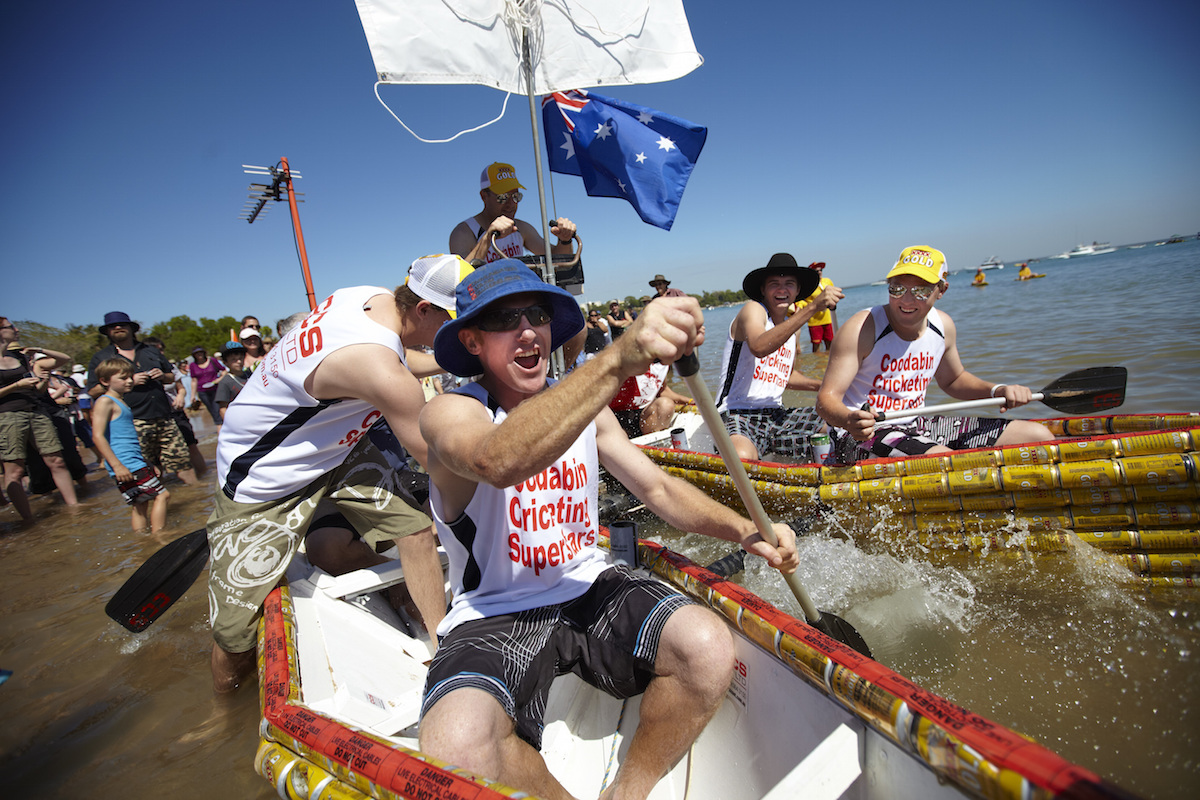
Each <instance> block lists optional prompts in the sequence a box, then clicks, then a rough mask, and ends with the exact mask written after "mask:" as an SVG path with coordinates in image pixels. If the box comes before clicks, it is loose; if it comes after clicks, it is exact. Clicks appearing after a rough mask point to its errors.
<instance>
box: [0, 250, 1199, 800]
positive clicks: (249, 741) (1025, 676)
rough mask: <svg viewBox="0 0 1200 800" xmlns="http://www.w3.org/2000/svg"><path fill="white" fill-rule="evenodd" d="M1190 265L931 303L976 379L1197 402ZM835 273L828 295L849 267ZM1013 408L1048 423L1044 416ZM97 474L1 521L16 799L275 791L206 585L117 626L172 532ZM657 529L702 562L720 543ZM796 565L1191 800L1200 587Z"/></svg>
mask: <svg viewBox="0 0 1200 800" xmlns="http://www.w3.org/2000/svg"><path fill="white" fill-rule="evenodd" d="M1198 265H1200V243H1196V242H1187V243H1184V244H1174V245H1164V246H1161V247H1155V246H1154V245H1153V243H1150V245H1149V246H1147V247H1145V248H1142V249H1139V250H1119V251H1117V252H1115V253H1111V254H1108V255H1101V256H1087V257H1083V258H1078V259H1072V260H1070V261H1043V262H1039V263H1037V264H1034V265H1032V266H1033V268H1034V271H1035V272H1045V273H1046V277H1045V278H1041V279H1038V280H1034V281H1030V282H1024V283H1017V282H1014V281H1013V280H1012V278H1013V277H1015V270H1014V269H1013V268H1012V266H1011V265H1010V266H1008V267H1007V268H1006V269H1004V270H995V271H989V272H988V273H987V275H988V281H989V284H990V285H989V286H987V287H985V288H983V289H973V288H971V287H970V286H969V285H968V284H969V283H970V280H971V277H972V275H973V273H974V269H973V267H972V268H969V269H967V270H965V271H964V272H962V273H959V274H957V275H952V276H951V278H950V284H951V290H950V292H949V293H948V294H947V295H946V297H945V298H943V299H942V300H940V301H939V302H938V308H940V309H942V310H943V311H945V312H946V313H948V314H949V315H950V316H951V317H952V318H953V319H954V321H955V322H956V323H957V325H958V331H959V340H958V346H959V350H960V352H961V354H962V358H963V362H964V364H965V365H966V367H967V368H968V369H970V370H971V371H973V372H975V373H976V374H977V375H980V376H981V377H984V378H987V379H989V380H994V381H1003V382H1005V383H1013V382H1020V383H1025V384H1027V385H1029V386H1031V387H1034V388H1040V387H1041V386H1043V385H1045V384H1047V383H1049V382H1050V381H1052V380H1053V379H1055V378H1056V377H1058V376H1060V375H1062V374H1064V373H1066V372H1069V371H1071V370H1075V369H1081V368H1083V367H1090V366H1103V365H1109V364H1116V365H1124V366H1126V367H1128V368H1129V372H1130V375H1129V390H1128V394H1127V399H1126V403H1125V406H1124V407H1123V408H1122V409H1118V411H1127V412H1130V413H1134V412H1163V411H1197V410H1200V392H1198V391H1197V390H1198V389H1200V322H1198V320H1197V315H1196V313H1195V311H1194V307H1195V298H1196V297H1197V296H1200V269H1198ZM888 266H889V265H887V264H881V265H880V267H879V275H880V277H881V278H882V277H883V275H884V274H885V272H886V271H887V268H888ZM826 274H827V275H828V276H829V277H830V278H832V279H833V280H834V281H835V282H836V281H837V280H838V265H837V264H836V263H833V264H830V265H829V269H827V270H826ZM682 288H684V289H685V290H686V289H687V288H688V287H687V286H686V285H683V286H682ZM885 297H886V292H885V290H884V288H883V287H882V286H864V287H855V288H852V289H849V290H848V291H847V297H846V299H845V300H843V302H842V303H841V305H840V306H839V308H838V315H839V318H840V319H841V320H845V319H848V318H849V316H850V315H851V314H853V313H854V312H855V311H857V310H858V309H860V308H865V307H867V306H869V305H872V304H876V303H882V302H884V300H885ZM734 313H736V309H717V310H713V311H710V312H707V314H706V319H707V330H708V331H709V335H710V341H709V344H707V345H705V346H704V347H703V348H701V353H700V354H701V362H702V366H703V374H704V375H705V377H706V379H707V380H708V382H709V384H710V386H715V385H716V373H717V371H718V370H719V368H720V364H719V362H720V357H721V347H722V345H723V333H724V330H726V329H727V326H728V323H729V321H730V320H732V318H733V315H734ZM807 351H808V347H807V344H806V343H803V342H802V348H801V352H802V354H803V355H802V356H801V359H800V364H801V368H802V369H803V370H804V371H805V372H806V373H808V374H810V375H819V374H821V372H822V371H823V370H824V365H825V359H826V354H825V353H824V352H822V353H819V354H816V355H813V354H810V353H808V352H807ZM677 388H679V389H680V390H681V391H684V387H683V386H682V384H679V385H678V386H677ZM936 398H937V394H936V393H931V401H933V400H935V399H936ZM787 400H788V402H789V403H790V404H793V405H800V404H811V403H812V400H813V397H812V395H811V394H808V395H805V394H795V395H793V394H791V393H789V395H788V398H787ZM1015 413H1016V415H1018V416H1029V417H1033V416H1038V415H1043V414H1050V413H1051V412H1049V411H1048V410H1047V409H1045V408H1044V407H1038V406H1037V405H1036V404H1035V405H1031V406H1029V407H1028V408H1027V409H1020V410H1018V411H1017V412H1015ZM194 424H195V425H196V426H197V428H198V433H199V435H200V438H201V448H202V450H203V451H204V452H205V453H206V455H207V456H208V457H209V465H210V467H211V466H212V456H213V444H214V441H215V432H214V431H213V430H212V429H211V428H209V427H208V424H207V422H206V421H205V420H204V419H202V418H200V417H196V418H194ZM85 458H86V460H88V461H90V460H91V456H90V454H89V455H87V456H85ZM90 478H91V480H92V481H93V482H94V483H95V488H94V489H93V490H92V491H91V492H89V493H88V494H87V495H85V497H84V500H85V501H86V503H87V506H86V507H85V508H83V509H82V510H80V511H79V512H76V513H73V514H72V513H67V512H65V511H64V510H63V508H62V506H61V505H59V504H57V501H55V500H53V499H50V498H45V499H35V500H34V501H33V505H34V511H35V514H36V515H37V516H38V524H37V526H36V527H35V528H32V529H27V530H23V529H19V528H18V527H17V526H16V524H15V523H16V519H17V517H16V513H15V512H14V511H13V510H12V509H11V508H2V509H0V564H3V588H2V589H0V668H2V669H9V670H12V671H13V675H12V677H11V678H9V679H8V681H6V682H5V683H4V684H3V685H0V719H2V720H3V721H4V724H3V725H0V780H2V781H3V785H4V788H5V791H4V794H5V796H13V797H38V798H59V797H62V798H66V797H125V798H133V799H134V800H140V798H158V797H173V798H181V799H186V798H217V797H220V798H260V799H261V800H266V798H270V797H274V796H275V793H274V790H273V789H272V788H271V787H270V786H269V785H268V784H267V783H266V781H264V780H263V779H262V778H260V777H259V776H258V775H257V774H256V773H255V772H254V768H253V758H254V752H255V748H256V744H257V725H258V710H257V704H258V696H257V692H256V689H255V687H246V688H245V689H243V690H242V691H241V692H240V693H239V694H238V695H236V696H235V697H234V698H233V699H232V700H230V701H227V702H225V701H216V700H214V699H213V697H212V692H211V688H210V685H211V684H210V677H209V668H208V657H209V651H210V648H211V639H210V638H209V632H208V622H207V616H208V598H207V594H206V591H205V585H204V580H205V578H204V575H201V577H200V579H199V580H198V581H197V583H196V585H195V586H194V587H192V589H191V590H190V591H189V592H188V593H187V594H186V595H185V596H184V597H183V599H182V600H180V601H179V603H177V604H176V605H175V606H174V607H173V608H171V609H170V610H169V611H168V612H167V613H166V614H165V615H164V616H163V617H162V618H161V619H160V620H158V621H157V622H156V623H155V624H154V625H153V626H151V627H150V628H149V629H148V630H147V631H145V632H144V633H141V634H136V635H135V634H131V633H128V632H127V631H125V630H124V629H122V628H120V627H119V626H117V624H116V623H114V622H112V621H111V620H109V619H108V617H106V616H105V615H104V604H105V603H106V602H107V601H108V599H109V597H111V596H112V594H113V592H115V591H116V589H117V588H118V587H119V586H120V585H121V584H122V583H123V582H124V581H125V579H126V578H128V577H129V575H130V574H131V573H132V572H133V570H134V569H135V568H136V567H137V566H138V565H140V564H141V563H142V562H144V561H145V560H146V558H148V557H149V556H150V555H151V554H152V553H153V552H154V551H155V550H157V549H158V547H159V546H161V542H159V541H156V540H155V539H153V538H152V537H149V536H147V535H143V534H133V533H131V532H130V530H129V511H128V508H127V507H126V506H125V505H124V504H123V503H122V502H121V501H120V498H119V497H118V496H117V494H116V490H115V488H114V487H113V486H112V484H111V482H110V481H109V480H108V478H107V476H106V475H105V474H104V473H102V472H96V471H93V472H92V473H91V474H90ZM211 478H212V475H211V473H210V474H209V476H208V479H207V480H206V481H205V482H204V484H203V485H200V486H196V487H185V486H182V485H181V484H179V483H177V482H176V483H172V484H170V490H171V495H172V499H171V513H170V518H169V525H170V526H171V529H172V530H171V531H170V534H169V535H170V536H178V535H182V534H185V533H187V532H189V531H192V530H194V529H196V528H199V527H202V526H203V524H204V520H205V518H206V517H207V516H208V513H209V511H210V509H211V504H212V483H211ZM643 524H646V523H643ZM643 530H644V533H643V535H645V534H646V533H648V532H649V527H648V526H647V527H646V528H644V529H643ZM660 535H663V536H664V538H669V539H670V540H671V541H672V543H674V544H679V545H680V546H682V547H684V548H685V549H687V550H688V552H689V553H691V554H692V556H693V558H694V559H695V560H696V561H699V562H701V563H708V561H706V560H705V559H708V560H712V559H715V558H716V557H719V556H721V555H724V554H725V553H726V552H728V546H727V545H724V544H723V543H719V542H714V541H712V540H707V539H700V538H698V537H692V536H687V537H684V536H683V535H682V534H677V533H675V534H671V533H668V534H665V535H664V534H660ZM800 554H801V562H802V564H801V568H800V569H801V571H800V576H801V579H802V581H803V582H804V584H805V585H806V587H808V589H809V591H810V593H811V594H812V595H813V597H814V598H815V599H816V602H817V604H818V605H819V606H820V607H822V608H825V609H828V610H830V611H833V612H834V613H836V614H838V615H839V616H843V617H845V618H846V619H848V620H849V621H851V622H852V623H853V624H854V625H855V627H857V628H858V629H859V631H860V632H861V633H862V634H863V636H864V638H866V640H867V641H868V643H869V644H870V645H871V647H872V648H873V650H874V652H875V654H876V656H877V658H879V660H880V661H881V662H882V663H884V664H886V665H887V666H889V667H891V668H893V669H896V670H897V671H899V672H901V673H903V674H905V675H907V676H909V677H910V678H912V679H914V680H915V681H917V682H918V683H920V684H922V685H924V686H926V687H927V688H929V689H931V690H933V691H935V692H938V693H940V694H942V695H945V696H946V697H948V698H950V699H951V700H953V701H954V702H956V703H959V704H961V705H963V706H966V707H967V708H969V709H971V710H972V711H974V712H976V713H979V714H982V715H983V716H986V717H989V718H991V719H993V720H996V721H998V722H1001V723H1003V724H1005V725H1008V726H1010V727H1013V728H1015V729H1016V730H1018V731H1021V732H1022V733H1025V734H1027V735H1030V736H1032V737H1033V738H1035V739H1037V740H1038V741H1040V742H1041V743H1043V744H1045V745H1047V746H1048V747H1050V748H1052V749H1054V750H1055V751H1057V752H1059V753H1061V754H1062V755H1063V756H1065V757H1067V758H1070V759H1071V760H1073V761H1076V762H1078V763H1080V764H1081V765H1083V766H1085V767H1088V768H1089V769H1092V770H1094V771H1096V772H1098V773H1100V774H1102V775H1104V776H1106V777H1108V778H1110V779H1112V780H1115V781H1116V782H1117V783H1119V784H1121V785H1122V786H1124V787H1126V788H1128V789H1130V790H1133V791H1135V792H1137V793H1139V794H1142V795H1144V796H1147V797H1155V798H1190V797H1192V796H1194V794H1195V792H1196V787H1197V786H1200V758H1198V756H1197V754H1198V753H1200V723H1198V722H1197V710H1198V709H1200V670H1198V669H1197V653H1200V591H1196V590H1164V589H1158V590H1148V589H1146V588H1144V587H1143V586H1142V585H1141V584H1140V582H1138V581H1137V580H1136V579H1134V578H1133V577H1132V576H1131V574H1130V573H1129V572H1128V571H1127V570H1125V569H1124V568H1122V567H1120V566H1117V565H1114V563H1113V560H1112V559H1110V558H1107V557H1105V556H1103V555H1102V554H1100V553H1098V552H1096V551H1092V550H1088V549H1086V548H1077V549H1076V550H1075V551H1073V552H1069V553H1065V554H1058V555H1054V556H1036V557H1033V556H1029V557H1010V556H999V557H991V556H989V557H982V556H971V557H969V558H961V559H957V560H948V559H946V560H942V561H935V560H931V559H929V558H927V557H921V556H922V554H919V553H914V554H910V555H905V554H900V555H896V554H892V553H887V552H874V551H872V550H871V549H869V548H863V547H859V546H856V545H854V544H853V543H851V542H850V541H849V540H847V539H846V538H844V537H841V536H838V535H837V532H836V530H815V531H814V532H813V533H812V534H810V535H808V536H805V537H804V538H803V539H802V540H801V543H800ZM754 562H755V560H754V559H749V560H748V568H747V572H746V577H745V581H746V582H747V584H748V585H749V586H750V587H751V588H752V589H753V590H754V591H756V592H758V593H760V594H762V595H763V596H765V597H767V598H768V599H769V600H771V601H773V602H775V603H777V604H778V605H780V606H781V607H783V608H785V609H788V610H790V611H791V612H792V613H793V614H798V615H799V614H800V611H799V609H798V608H797V607H796V605H795V601H794V600H793V599H792V598H791V596H790V594H788V592H787V590H786V588H784V585H783V583H782V581H780V580H779V579H778V577H777V576H776V575H775V574H774V573H773V572H771V571H770V570H766V569H763V568H762V567H761V565H760V564H756V563H754Z"/></svg>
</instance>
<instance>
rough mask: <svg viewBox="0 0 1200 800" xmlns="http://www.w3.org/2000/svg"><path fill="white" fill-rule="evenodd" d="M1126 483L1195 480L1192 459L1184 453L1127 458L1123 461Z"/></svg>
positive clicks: (1122, 469) (1173, 482)
mask: <svg viewBox="0 0 1200 800" xmlns="http://www.w3.org/2000/svg"><path fill="white" fill-rule="evenodd" d="M1121 472H1122V473H1124V475H1125V483H1126V484H1129V485H1136V484H1139V483H1171V484H1177V483H1186V482H1188V481H1190V480H1195V478H1194V477H1193V476H1194V475H1195V471H1194V467H1193V462H1192V458H1191V456H1189V455H1185V454H1183V453H1172V454H1170V455H1160V456H1127V457H1125V458H1123V459H1121Z"/></svg>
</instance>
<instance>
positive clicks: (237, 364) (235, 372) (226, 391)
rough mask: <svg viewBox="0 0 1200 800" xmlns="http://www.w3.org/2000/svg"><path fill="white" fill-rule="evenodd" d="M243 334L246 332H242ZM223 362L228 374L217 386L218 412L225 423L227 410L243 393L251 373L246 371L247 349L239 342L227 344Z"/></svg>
mask: <svg viewBox="0 0 1200 800" xmlns="http://www.w3.org/2000/svg"><path fill="white" fill-rule="evenodd" d="M242 333H243V334H245V333H246V331H242ZM221 361H223V362H225V369H226V372H225V374H224V375H222V376H221V382H220V383H218V384H217V397H216V401H217V411H218V413H220V415H221V421H222V422H224V421H225V409H226V408H228V407H229V404H230V403H232V402H233V401H234V398H236V397H237V396H238V394H239V393H240V392H241V391H242V387H243V386H245V385H246V376H247V375H249V371H248V370H247V369H246V348H245V347H242V345H240V344H238V343H237V342H232V341H230V342H226V343H225V348H224V349H223V350H222V351H221Z"/></svg>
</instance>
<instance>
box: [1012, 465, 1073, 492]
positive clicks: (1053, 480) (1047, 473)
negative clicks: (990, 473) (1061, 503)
mask: <svg viewBox="0 0 1200 800" xmlns="http://www.w3.org/2000/svg"><path fill="white" fill-rule="evenodd" d="M1000 479H1001V480H1002V481H1003V483H1004V488H1005V489H1006V490H1008V491H1010V492H1018V491H1027V490H1029V489H1057V488H1058V487H1059V482H1058V466H1057V465H1056V464H1030V465H1028V466H1005V467H1001V468H1000Z"/></svg>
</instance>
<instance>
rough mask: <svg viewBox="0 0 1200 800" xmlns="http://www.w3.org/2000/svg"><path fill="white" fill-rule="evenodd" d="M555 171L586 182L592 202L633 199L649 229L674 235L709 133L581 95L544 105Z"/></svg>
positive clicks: (556, 96) (553, 97)
mask: <svg viewBox="0 0 1200 800" xmlns="http://www.w3.org/2000/svg"><path fill="white" fill-rule="evenodd" d="M542 125H543V127H544V128H545V131H546V150H547V152H548V155H549V157H550V169H551V170H553V171H554V172H560V173H563V174H565V175H578V176H580V177H581V178H583V187H584V189H585V190H586V191H587V193H588V195H590V196H592V197H620V198H622V199H623V200H628V201H629V203H630V204H631V205H632V206H633V208H634V210H635V211H637V213H638V216H639V217H641V218H642V221H643V222H648V223H650V224H651V225H657V226H658V227H660V228H664V229H665V230H671V225H672V224H673V223H674V222H675V214H676V212H678V211H679V201H680V199H682V198H683V190H684V187H686V186H687V182H688V178H689V177H691V175H692V168H693V167H695V166H696V159H697V158H699V157H700V150H701V149H702V148H703V147H704V140H705V139H706V138H707V137H708V128H705V127H704V126H702V125H696V124H695V123H692V122H688V121H687V120H686V119H680V118H679V117H673V116H671V115H670V114H664V113H662V112H661V111H655V110H654V109H652V108H646V107H644V106H639V105H634V104H633V103H625V102H622V101H621V100H614V99H613V98H611V97H604V96H603V95H599V94H595V93H594V92H585V91H583V90H582V89H576V90H571V91H566V92H554V93H553V94H550V95H546V97H545V98H544V99H543V100H542Z"/></svg>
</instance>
